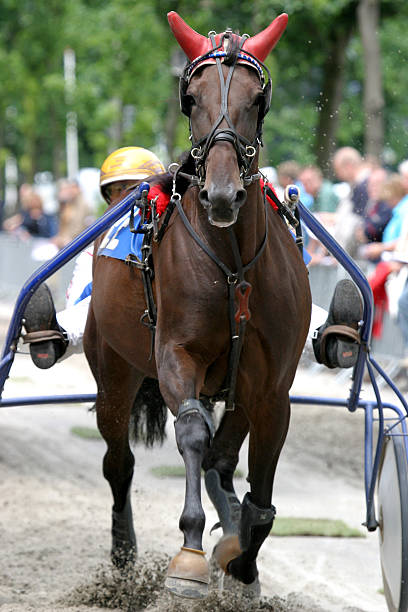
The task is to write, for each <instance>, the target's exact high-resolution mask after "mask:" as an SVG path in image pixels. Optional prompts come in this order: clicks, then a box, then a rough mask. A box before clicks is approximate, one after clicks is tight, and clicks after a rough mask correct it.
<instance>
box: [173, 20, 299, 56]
mask: <svg viewBox="0 0 408 612" xmlns="http://www.w3.org/2000/svg"><path fill="white" fill-rule="evenodd" d="M167 19H168V21H169V24H170V28H171V30H172V32H173V34H174V36H175V38H176V40H177V42H178V44H179V45H180V47H181V48H182V49H183V51H184V53H185V54H186V55H187V57H188V59H189V60H190V62H192V61H193V60H195V59H196V58H197V57H201V55H204V54H205V53H207V51H210V49H211V48H212V45H211V41H210V40H209V39H208V38H206V37H205V36H202V35H201V34H199V33H198V32H196V31H195V30H193V28H190V26H189V25H188V24H187V23H186V22H185V21H184V20H183V19H182V18H181V17H180V15H178V14H177V13H176V12H175V11H171V12H170V13H168V14H167ZM287 23H288V16H287V14H286V13H282V15H279V17H276V19H274V20H273V21H272V23H271V24H270V25H269V26H268V27H267V28H265V30H263V31H262V32H259V34H256V35H255V36H252V37H251V38H248V39H247V40H246V41H245V43H244V46H243V50H244V51H249V52H250V53H252V55H254V56H255V57H256V58H257V59H258V60H259V61H260V62H263V61H264V60H265V58H266V57H267V55H268V54H269V53H270V52H271V51H272V49H273V48H274V47H275V45H276V44H277V42H278V40H279V39H280V37H281V36H282V34H283V32H284V30H285V28H286V26H287ZM216 42H217V44H219V42H220V35H218V36H216Z"/></svg>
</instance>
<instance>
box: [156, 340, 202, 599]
mask: <svg viewBox="0 0 408 612" xmlns="http://www.w3.org/2000/svg"><path fill="white" fill-rule="evenodd" d="M177 356H178V360H177V362H176V363H174V362H173V359H172V357H174V354H173V355H168V356H167V358H166V359H164V360H160V361H159V363H164V364H166V365H165V368H164V367H163V368H162V369H161V371H160V370H159V380H160V389H161V392H162V395H163V397H164V399H165V401H166V403H167V405H168V407H169V408H170V410H171V411H172V412H173V414H174V415H175V416H176V421H175V433H176V442H177V447H178V449H179V452H180V454H181V455H182V457H183V460H184V464H185V468H186V490H185V502H184V508H183V511H182V514H181V517H180V522H179V527H180V529H181V531H182V532H183V534H184V543H183V546H182V547H181V550H180V552H179V553H178V554H177V555H176V556H175V557H174V558H173V559H172V560H171V562H170V565H169V568H168V572H167V578H166V583H165V584H166V587H167V588H168V589H169V590H170V591H172V592H173V593H174V594H175V595H179V596H181V597H188V598H201V597H205V596H206V595H207V592H208V584H209V568H208V562H207V560H206V559H205V553H204V551H203V546H202V535H203V531H204V526H205V514H204V510H203V507H202V503H201V464H202V461H203V457H204V454H205V452H206V450H207V448H208V446H209V444H210V440H211V437H212V434H213V424H212V420H211V416H210V414H209V413H208V411H207V410H206V408H205V407H204V405H203V404H202V402H200V400H199V399H197V396H198V394H199V389H200V387H201V385H202V379H203V376H204V374H203V373H200V372H198V371H197V368H196V365H195V363H194V362H193V360H192V359H190V358H189V356H188V355H186V356H184V355H183V356H181V355H180V351H178V355H177ZM172 362H173V363H172ZM164 370H165V372H164ZM162 381H165V382H162Z"/></svg>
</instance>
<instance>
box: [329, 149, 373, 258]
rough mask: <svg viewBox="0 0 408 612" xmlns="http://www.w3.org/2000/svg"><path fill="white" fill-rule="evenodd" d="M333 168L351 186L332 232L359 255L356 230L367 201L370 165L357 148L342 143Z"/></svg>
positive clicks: (341, 200)
mask: <svg viewBox="0 0 408 612" xmlns="http://www.w3.org/2000/svg"><path fill="white" fill-rule="evenodd" d="M333 170H334V172H335V174H336V176H337V178H338V179H339V180H340V181H344V182H345V183H347V184H348V186H349V189H348V193H346V194H345V195H344V196H343V197H342V198H341V199H340V202H339V205H338V207H337V215H336V225H335V227H334V229H333V236H334V238H335V239H336V240H337V242H338V243H339V244H340V245H341V246H342V247H343V248H344V250H345V251H347V253H348V254H349V255H351V257H356V256H357V252H358V246H359V243H358V240H357V236H356V234H357V233H358V231H359V227H360V226H361V225H362V216H363V215H364V212H365V210H366V207H367V202H368V193H367V172H368V169H367V166H366V165H365V164H364V162H363V158H362V157H361V155H360V153H359V152H358V151H357V150H356V149H353V148H352V147H342V148H341V149H338V150H337V151H336V153H335V154H334V157H333Z"/></svg>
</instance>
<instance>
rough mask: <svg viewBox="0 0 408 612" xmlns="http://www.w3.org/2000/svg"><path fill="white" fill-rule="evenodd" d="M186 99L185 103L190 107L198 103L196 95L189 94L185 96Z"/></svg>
mask: <svg viewBox="0 0 408 612" xmlns="http://www.w3.org/2000/svg"><path fill="white" fill-rule="evenodd" d="M184 101H185V105H186V106H187V107H188V108H190V109H192V108H193V106H195V104H196V101H195V99H194V96H192V95H191V94H187V95H186V97H185V98H184Z"/></svg>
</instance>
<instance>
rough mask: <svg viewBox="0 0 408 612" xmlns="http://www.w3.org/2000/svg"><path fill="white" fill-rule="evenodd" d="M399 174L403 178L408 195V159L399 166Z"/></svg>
mask: <svg viewBox="0 0 408 612" xmlns="http://www.w3.org/2000/svg"><path fill="white" fill-rule="evenodd" d="M398 173H399V175H400V176H401V178H402V184H403V185H404V189H405V193H408V159H405V160H404V161H402V162H401V163H400V164H399V166H398Z"/></svg>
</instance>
